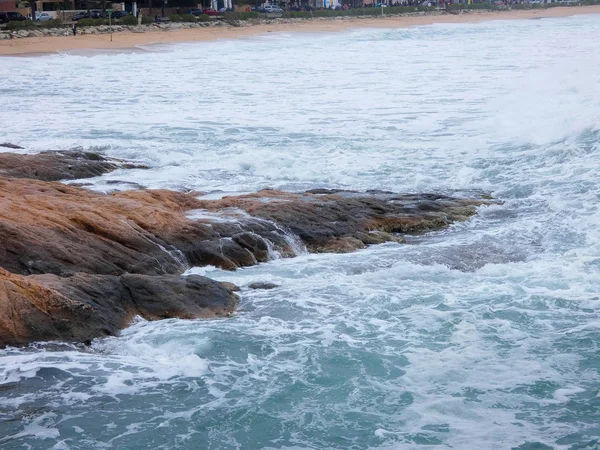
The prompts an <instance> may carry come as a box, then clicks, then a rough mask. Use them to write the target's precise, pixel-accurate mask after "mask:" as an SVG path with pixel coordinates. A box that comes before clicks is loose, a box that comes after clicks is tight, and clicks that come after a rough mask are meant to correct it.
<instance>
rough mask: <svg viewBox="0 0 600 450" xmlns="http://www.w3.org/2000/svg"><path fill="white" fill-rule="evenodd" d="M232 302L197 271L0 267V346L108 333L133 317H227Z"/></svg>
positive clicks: (227, 293)
mask: <svg viewBox="0 0 600 450" xmlns="http://www.w3.org/2000/svg"><path fill="white" fill-rule="evenodd" d="M236 303H237V298H236V297H235V296H234V295H233V294H232V293H231V291H230V290H229V289H227V288H225V287H224V286H223V285H222V284H221V283H218V282H216V281H213V280H210V279H208V278H205V277H202V276H198V275H190V276H188V277H183V276H179V275H162V276H148V275H135V274H125V275H121V276H111V275H90V274H83V273H78V274H75V275H73V276H71V277H66V278H61V277H58V276H56V275H49V274H47V275H33V276H28V277H24V276H21V275H15V274H11V273H9V272H7V271H5V270H3V269H0V348H1V347H4V346H6V345H13V346H16V345H24V344H27V343H29V342H34V341H40V340H71V341H78V342H86V341H88V340H90V339H93V338H96V337H101V336H112V335H115V334H117V333H118V331H119V330H121V329H122V328H124V327H125V326H126V325H127V324H128V323H129V322H130V321H131V319H132V318H133V317H135V316H141V317H143V318H145V319H148V320H156V319H164V318H171V317H177V318H183V319H193V318H214V317H219V316H227V315H229V314H231V313H232V312H233V311H234V309H235V306H236Z"/></svg>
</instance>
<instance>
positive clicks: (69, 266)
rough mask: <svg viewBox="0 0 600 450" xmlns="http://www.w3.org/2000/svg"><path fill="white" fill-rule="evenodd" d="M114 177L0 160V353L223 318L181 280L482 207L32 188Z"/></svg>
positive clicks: (335, 197)
mask: <svg viewBox="0 0 600 450" xmlns="http://www.w3.org/2000/svg"><path fill="white" fill-rule="evenodd" d="M126 164H127V163H125V162H122V161H115V160H107V159H105V158H103V157H102V156H100V155H95V154H92V153H85V152H54V153H47V154H44V153H42V154H38V155H17V154H11V153H0V244H1V245H0V268H2V269H3V270H1V271H0V347H1V346H5V345H22V344H26V343H28V342H32V341H36V340H54V339H61V340H74V341H87V340H89V339H92V338H94V337H98V336H106V335H114V334H116V333H117V332H118V331H119V330H120V329H122V328H123V327H124V326H126V325H127V323H129V321H130V320H131V319H132V318H133V317H134V316H135V315H140V316H142V317H144V318H146V319H150V320H152V319H160V318H167V317H180V318H195V317H216V316H226V315H228V314H230V313H231V312H232V311H233V309H234V308H235V303H236V297H235V296H234V294H232V290H235V289H236V287H235V286H232V285H224V284H221V283H218V282H215V281H211V280H209V279H207V278H204V277H201V276H189V277H182V276H181V275H180V274H181V273H182V272H183V271H184V270H186V269H187V268H188V267H190V266H206V265H212V266H216V267H220V268H223V269H236V268H238V267H243V266H250V265H254V264H257V263H260V262H264V261H267V260H269V259H271V258H274V257H290V256H294V255H297V254H298V253H301V252H304V251H310V252H348V251H353V250H356V249H359V248H363V247H365V246H366V245H369V244H378V243H383V242H389V241H394V242H403V240H404V238H403V236H404V235H406V234H411V233H423V232H426V231H432V230H438V229H440V228H443V227H446V226H447V225H449V224H450V223H452V222H455V221H461V220H466V219H467V218H468V217H469V216H471V215H473V214H475V212H476V208H477V207H478V206H480V205H483V204H486V203H488V200H484V199H462V198H454V197H448V196H443V195H437V194H410V195H399V194H395V193H392V192H381V191H372V192H366V193H361V192H353V191H337V190H324V189H320V190H313V191H309V192H305V193H290V192H282V191H275V190H264V191H260V192H257V193H255V194H250V195H242V196H233V197H225V198H223V199H220V200H204V199H202V198H201V197H200V196H199V194H198V193H181V192H174V191H167V190H134V191H126V192H114V193H111V194H100V193H96V192H91V191H88V190H85V189H83V188H81V187H76V186H68V185H65V184H62V183H58V182H55V181H41V180H57V179H75V178H82V177H90V176H96V175H99V174H101V173H105V172H108V171H111V170H114V169H116V168H118V167H124V166H125V165H126ZM261 287H262V288H266V286H261ZM269 287H270V286H269Z"/></svg>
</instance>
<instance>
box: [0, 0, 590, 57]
mask: <svg viewBox="0 0 600 450" xmlns="http://www.w3.org/2000/svg"><path fill="white" fill-rule="evenodd" d="M583 14H600V5H592V6H570V7H556V8H548V9H534V10H507V11H476V10H474V11H469V12H464V13H461V14H447V13H446V12H439V13H433V14H423V15H406V16H391V17H381V18H373V17H366V18H358V17H352V18H344V19H309V20H304V21H295V22H281V21H278V22H273V23H261V24H256V25H250V26H246V27H231V26H227V27H210V28H193V29H182V30H171V31H149V32H146V33H127V32H121V33H114V34H113V41H112V42H111V40H110V35H109V34H98V35H78V36H44V37H31V38H25V39H11V40H4V41H0V56H37V55H44V54H53V53H58V52H61V51H69V50H123V49H131V48H136V47H137V46H139V45H153V44H173V43H179V42H207V41H216V40H219V39H240V38H244V37H249V36H257V35H262V34H266V33H278V32H294V33H335V32H340V31H346V30H349V29H353V28H390V29H393V28H407V27H413V26H423V25H432V24H436V23H440V24H441V23H475V22H485V21H491V20H524V19H542V18H558V17H570V16H575V15H583Z"/></svg>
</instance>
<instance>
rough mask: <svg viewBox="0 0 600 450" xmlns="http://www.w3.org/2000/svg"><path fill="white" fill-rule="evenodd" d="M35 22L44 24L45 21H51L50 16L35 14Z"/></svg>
mask: <svg viewBox="0 0 600 450" xmlns="http://www.w3.org/2000/svg"><path fill="white" fill-rule="evenodd" d="M35 20H37V21H38V22H45V21H46V20H52V16H51V15H50V14H48V13H39V12H36V13H35Z"/></svg>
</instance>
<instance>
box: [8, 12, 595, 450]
mask: <svg viewBox="0 0 600 450" xmlns="http://www.w3.org/2000/svg"><path fill="white" fill-rule="evenodd" d="M599 32H600V18H599V17H597V16H585V17H583V16H582V17H572V18H566V19H544V20H536V21H498V22H489V23H481V24H468V25H434V26H429V27H419V28H410V29H403V30H379V29H378V30H368V29H367V30H354V31H350V32H346V33H337V34H332V35H291V34H290V35H285V34H282V35H269V36H259V37H256V38H252V39H247V40H241V41H235V42H231V41H223V42H215V43H200V44H178V45H173V46H149V47H144V48H141V49H140V50H141V51H140V52H137V53H126V54H125V53H124V54H93V55H86V54H75V53H69V52H67V53H65V54H62V55H54V56H47V57H43V58H35V59H32V58H7V59H0V79H2V80H8V82H7V83H2V84H0V94H1V95H2V97H3V98H5V99H6V104H7V105H8V104H9V105H11V107H10V108H3V109H0V123H2V124H3V126H2V127H1V128H0V141H11V142H15V143H19V144H21V145H23V146H25V147H26V148H27V149H28V151H36V150H41V149H48V148H73V147H78V146H80V147H83V148H95V149H99V150H100V151H102V152H104V153H106V154H108V155H111V156H118V157H126V158H137V159H140V160H142V161H143V162H145V163H147V164H148V165H150V166H151V169H150V170H149V171H119V172H115V173H113V174H109V175H107V176H104V177H100V178H97V179H92V180H89V182H90V183H92V184H93V186H92V187H91V188H93V189H96V190H99V191H108V190H110V189H126V188H127V187H128V185H127V183H126V182H136V183H140V184H142V185H144V186H148V187H166V188H171V189H196V190H200V191H204V192H206V193H209V194H211V195H213V196H218V195H221V194H222V192H246V191H253V190H256V189H260V188H264V187H275V188H283V189H291V190H300V189H305V188H312V187H343V188H355V189H371V188H376V189H391V190H394V191H398V192H424V191H436V192H443V193H450V194H459V195H460V194H465V195H468V194H469V193H471V192H473V191H482V190H483V191H486V192H490V193H492V194H493V195H494V196H495V197H496V198H498V199H500V200H502V202H503V203H502V204H499V205H494V206H490V207H486V208H482V209H481V210H480V213H479V214H478V215H477V216H476V217H475V218H473V219H472V220H470V221H468V222H466V223H460V224H456V225H454V226H452V227H450V228H449V229H447V230H444V231H442V232H439V233H434V234H430V235H426V236H420V237H418V238H411V239H410V240H409V243H408V244H406V245H398V244H385V245H380V246H373V247H370V248H369V249H367V250H364V251H359V252H356V253H353V254H347V255H308V254H301V255H300V256H298V257H297V258H294V259H275V260H273V261H270V262H269V263H266V264H261V265H259V266H256V267H252V268H247V269H244V270H239V271H237V272H223V271H220V270H216V269H214V268H191V269H190V272H191V273H202V274H206V275H207V276H209V277H212V278H215V279H218V280H227V281H232V282H234V283H237V284H239V285H240V286H242V287H243V289H242V292H241V303H240V309H239V311H238V313H237V314H236V315H235V316H234V317H233V318H231V319H227V320H217V321H180V320H166V321H161V322H144V321H138V322H136V323H135V324H133V325H132V326H131V327H130V328H128V329H126V330H124V331H123V333H122V335H121V336H119V337H115V338H110V339H103V340H97V341H95V342H94V343H93V345H92V347H91V348H83V347H79V346H76V345H66V344H39V345H34V346H32V347H31V348H27V349H6V350H2V351H0V448H2V449H13V448H30V449H119V450H120V449H128V450H133V449H148V448H152V449H244V450H245V449H315V450H324V449H401V450H404V449H411V450H412V449H424V448H436V449H466V450H471V449H472V450H480V449H499V450H503V449H519V450H534V449H535V450H546V449H555V450H559V449H560V450H567V449H568V450H576V449H577V450H583V449H587V450H591V449H594V450H595V449H599V448H600V352H599V349H598V345H599V342H600V214H599V209H598V204H599V200H600V194H599V193H600V189H599V186H598V179H599V175H600V165H599V163H598V160H599V157H600V144H599V142H600V127H599V124H600V90H599V89H600V88H599V87H600V57H599V56H598V51H597V48H598V46H597V42H596V41H597V39H595V36H597V35H598V33H599ZM117 38H118V37H117ZM33 118H35V120H32V119H33ZM254 281H269V282H274V283H277V284H279V285H280V286H279V287H278V288H276V289H273V290H269V291H252V290H249V289H247V288H244V286H246V285H247V284H249V283H251V282H254Z"/></svg>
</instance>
